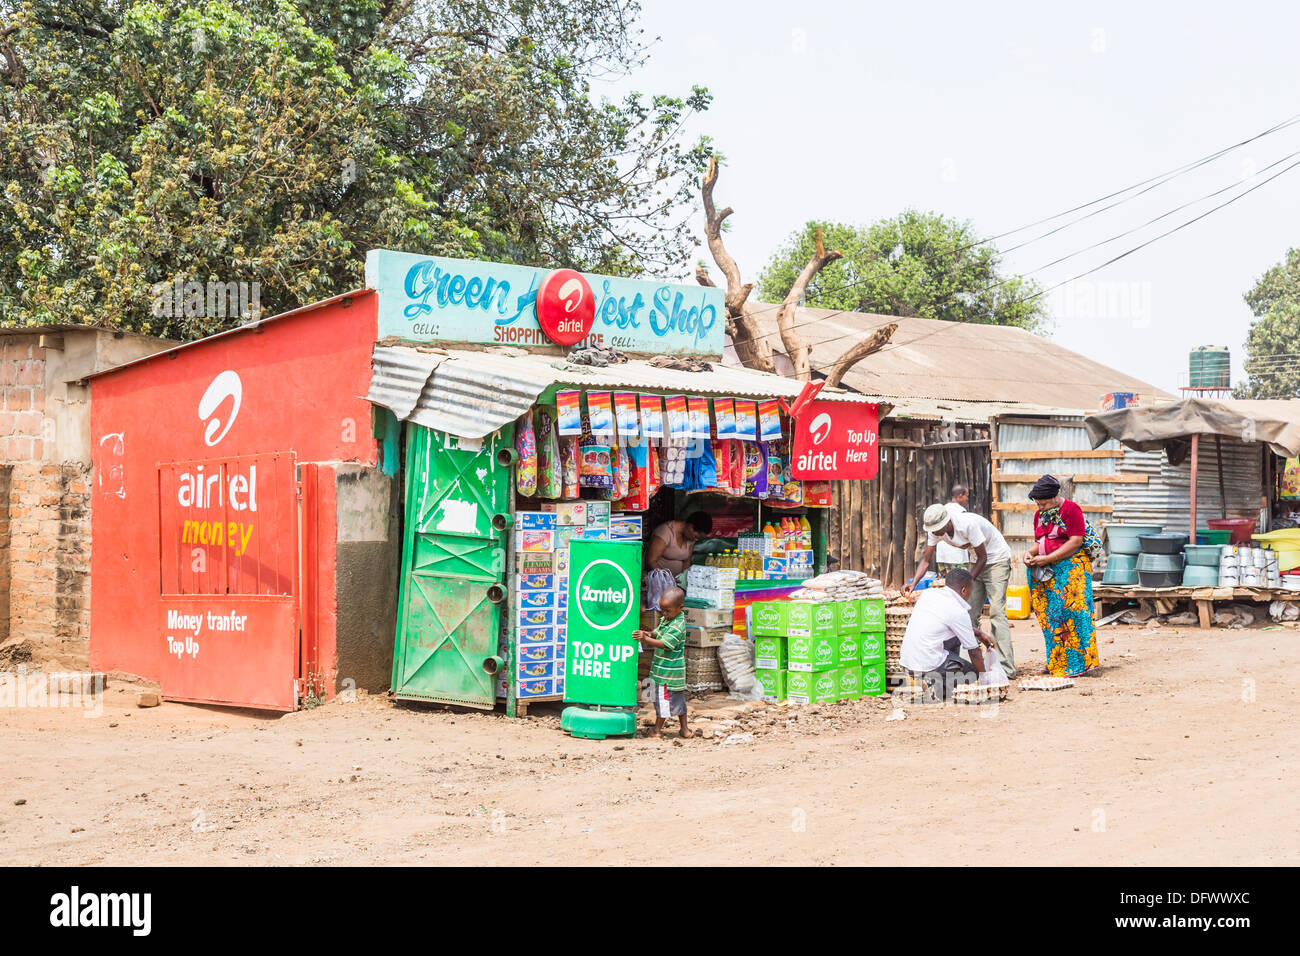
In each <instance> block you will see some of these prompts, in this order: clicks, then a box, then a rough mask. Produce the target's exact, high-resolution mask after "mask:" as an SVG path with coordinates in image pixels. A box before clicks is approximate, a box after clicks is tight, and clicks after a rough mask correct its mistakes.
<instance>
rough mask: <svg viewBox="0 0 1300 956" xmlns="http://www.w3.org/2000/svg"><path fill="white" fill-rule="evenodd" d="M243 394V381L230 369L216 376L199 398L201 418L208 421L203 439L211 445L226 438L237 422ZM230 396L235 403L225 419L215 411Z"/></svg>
mask: <svg viewBox="0 0 1300 956" xmlns="http://www.w3.org/2000/svg"><path fill="white" fill-rule="evenodd" d="M243 396H244V385H243V383H242V382H240V380H239V376H238V375H236V374H235V373H234V372H232V371H230V370H229V369H227V370H226V371H224V372H222V373H221V374H220V375H218V376H217V377H216V378H214V379H213V380H212V384H211V385H209V386H208V390H207V391H206V392H204V393H203V397H202V398H200V399H199V420H200V421H205V422H206V423H207V427H206V428H204V429H203V440H204V441H205V442H206V443H207V444H208V446H209V447H211V446H212V445H215V444H217V443H218V442H219V441H221V439H223V438H225V437H226V432H228V431H230V426H231V425H233V424H235V417H236V416H237V415H239V403H240V401H241V400H242V399H243ZM228 398H229V399H232V400H233V403H232V404H231V406H230V414H229V415H228V416H227V417H226V418H225V420H224V421H223V420H222V419H220V418H218V417H216V415H215V414H213V413H214V412H216V410H217V409H218V408H220V407H221V403H222V402H224V401H225V400H226V399H228Z"/></svg>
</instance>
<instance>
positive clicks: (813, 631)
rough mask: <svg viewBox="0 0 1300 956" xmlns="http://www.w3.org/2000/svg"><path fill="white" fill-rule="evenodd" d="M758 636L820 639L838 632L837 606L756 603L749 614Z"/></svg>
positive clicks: (829, 604)
mask: <svg viewBox="0 0 1300 956" xmlns="http://www.w3.org/2000/svg"><path fill="white" fill-rule="evenodd" d="M750 626H751V628H752V629H753V632H754V636H755V637H820V636H829V635H832V634H835V633H837V628H836V625H835V605H834V604H832V603H830V602H826V603H820V604H819V603H816V602H814V601H756V602H754V606H753V609H752V611H751V614H750Z"/></svg>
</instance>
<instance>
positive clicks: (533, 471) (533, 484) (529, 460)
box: [515, 412, 537, 498]
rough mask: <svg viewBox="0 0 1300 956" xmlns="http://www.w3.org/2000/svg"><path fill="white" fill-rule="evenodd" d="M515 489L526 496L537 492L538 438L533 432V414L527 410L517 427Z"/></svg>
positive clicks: (531, 495) (529, 496)
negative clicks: (517, 459)
mask: <svg viewBox="0 0 1300 956" xmlns="http://www.w3.org/2000/svg"><path fill="white" fill-rule="evenodd" d="M515 452H516V453H517V454H518V455H519V461H518V462H516V463H515V489H516V490H517V491H518V492H519V493H520V494H521V495H523V496H524V497H525V498H531V497H533V496H534V495H536V494H537V439H536V436H534V434H533V414H532V412H525V413H524V416H523V417H522V418H520V419H519V424H518V425H517V426H516V427H515Z"/></svg>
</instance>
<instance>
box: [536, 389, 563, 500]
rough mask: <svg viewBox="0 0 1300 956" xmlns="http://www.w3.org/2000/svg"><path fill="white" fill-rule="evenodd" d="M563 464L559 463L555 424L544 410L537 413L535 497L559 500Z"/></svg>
mask: <svg viewBox="0 0 1300 956" xmlns="http://www.w3.org/2000/svg"><path fill="white" fill-rule="evenodd" d="M563 471H564V464H563V463H562V462H561V461H560V442H559V439H558V438H557V437H556V435H555V423H554V422H553V421H552V420H551V413H550V412H549V411H546V410H542V411H539V412H538V413H537V495H538V497H540V498H551V499H555V498H559V497H560V496H561V495H562V494H563V493H564V474H563Z"/></svg>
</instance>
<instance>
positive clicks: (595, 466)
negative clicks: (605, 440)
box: [578, 445, 614, 491]
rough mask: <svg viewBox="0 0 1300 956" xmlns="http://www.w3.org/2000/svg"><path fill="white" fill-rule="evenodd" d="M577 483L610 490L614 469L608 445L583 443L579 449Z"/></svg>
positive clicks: (585, 486) (612, 484)
mask: <svg viewBox="0 0 1300 956" xmlns="http://www.w3.org/2000/svg"><path fill="white" fill-rule="evenodd" d="M578 454H579V461H578V484H579V485H581V486H582V487H583V488H599V489H601V490H602V491H610V490H612V489H613V487H614V470H613V468H612V467H611V458H610V448H609V446H608V445H583V446H582V447H581V448H580V449H579V450H578Z"/></svg>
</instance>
